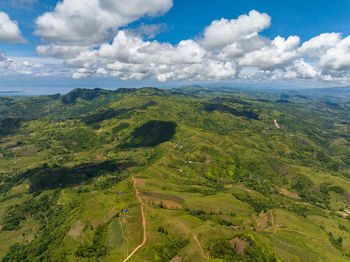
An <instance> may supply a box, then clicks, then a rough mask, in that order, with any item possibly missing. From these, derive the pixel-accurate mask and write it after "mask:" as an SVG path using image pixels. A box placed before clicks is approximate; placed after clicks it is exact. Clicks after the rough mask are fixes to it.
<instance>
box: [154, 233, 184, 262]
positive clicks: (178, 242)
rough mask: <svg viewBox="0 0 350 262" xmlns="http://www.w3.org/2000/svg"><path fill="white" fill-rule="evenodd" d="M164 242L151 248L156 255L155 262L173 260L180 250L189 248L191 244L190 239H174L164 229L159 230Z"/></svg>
mask: <svg viewBox="0 0 350 262" xmlns="http://www.w3.org/2000/svg"><path fill="white" fill-rule="evenodd" d="M158 232H159V233H160V234H161V239H162V241H161V242H159V243H155V244H153V245H152V246H151V250H152V252H153V255H154V261H159V262H167V261H170V260H171V259H173V258H174V257H175V256H176V255H177V253H178V252H179V250H180V249H182V248H183V247H185V246H187V245H188V243H189V242H190V241H189V239H188V238H186V239H179V238H176V237H174V236H173V235H172V234H171V233H170V232H169V231H168V230H166V229H164V228H163V227H159V228H158Z"/></svg>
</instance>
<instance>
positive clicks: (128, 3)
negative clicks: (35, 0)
mask: <svg viewBox="0 0 350 262" xmlns="http://www.w3.org/2000/svg"><path fill="white" fill-rule="evenodd" d="M171 7H172V0H63V2H58V4H57V5H56V7H55V10H54V11H53V12H47V13H44V14H43V15H41V16H39V17H38V18H37V19H36V30H35V34H36V35H38V36H40V37H41V38H42V40H43V41H46V42H51V43H52V42H54V43H55V44H58V43H61V44H63V43H65V44H67V43H74V44H77V43H78V44H79V45H83V44H85V45H91V44H99V43H103V42H104V41H108V40H110V39H111V38H113V36H114V35H115V33H116V32H117V30H118V29H119V28H120V27H122V26H125V25H127V24H129V23H131V22H133V21H135V20H137V19H139V18H141V17H143V16H157V15H160V14H163V13H165V12H167V11H168V10H169V9H170V8H171Z"/></svg>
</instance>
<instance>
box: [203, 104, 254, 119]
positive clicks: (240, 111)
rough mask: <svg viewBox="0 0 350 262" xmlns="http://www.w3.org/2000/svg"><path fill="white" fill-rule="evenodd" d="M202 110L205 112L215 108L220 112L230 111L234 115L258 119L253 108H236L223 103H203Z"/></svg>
mask: <svg viewBox="0 0 350 262" xmlns="http://www.w3.org/2000/svg"><path fill="white" fill-rule="evenodd" d="M203 106H204V110H206V111H207V112H213V111H215V110H217V111H220V112H222V113H230V114H232V115H235V116H243V117H246V118H250V119H254V120H259V114H257V113H255V112H254V111H253V110H251V109H248V108H244V109H236V108H233V107H229V106H226V105H224V104H213V103H203Z"/></svg>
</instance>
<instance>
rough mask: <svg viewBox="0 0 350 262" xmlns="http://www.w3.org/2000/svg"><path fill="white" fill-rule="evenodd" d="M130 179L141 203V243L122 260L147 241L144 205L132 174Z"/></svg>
mask: <svg viewBox="0 0 350 262" xmlns="http://www.w3.org/2000/svg"><path fill="white" fill-rule="evenodd" d="M132 179H133V181H134V189H135V193H136V197H137V199H138V200H139V202H140V204H141V214H142V226H143V241H142V243H141V244H140V245H138V246H137V247H136V248H135V249H134V251H132V252H131V254H130V255H129V256H128V257H127V258H126V259H125V260H124V261H123V262H126V261H128V260H129V259H130V258H131V257H132V256H133V255H134V254H135V253H136V252H137V251H138V250H139V249H140V248H142V247H143V246H144V245H145V244H146V241H147V233H146V217H145V212H144V209H143V207H144V205H143V202H142V199H141V197H140V196H139V195H140V193H139V191H138V190H137V187H136V179H135V177H134V176H133V177H132Z"/></svg>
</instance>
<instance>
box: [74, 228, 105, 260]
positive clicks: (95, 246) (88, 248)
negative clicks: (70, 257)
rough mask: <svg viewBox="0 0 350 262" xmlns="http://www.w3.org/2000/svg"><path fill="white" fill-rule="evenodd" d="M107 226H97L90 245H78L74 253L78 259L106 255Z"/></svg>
mask: <svg viewBox="0 0 350 262" xmlns="http://www.w3.org/2000/svg"><path fill="white" fill-rule="evenodd" d="M107 229H108V224H104V225H99V226H97V228H96V231H95V233H94V236H93V239H92V243H91V244H89V243H84V244H82V245H80V246H79V247H78V249H77V251H76V252H75V255H76V256H78V257H84V258H96V259H97V258H98V257H102V256H105V255H106V254H107V247H106V245H105V242H106V237H107Z"/></svg>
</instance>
